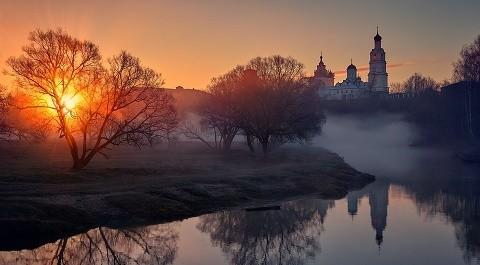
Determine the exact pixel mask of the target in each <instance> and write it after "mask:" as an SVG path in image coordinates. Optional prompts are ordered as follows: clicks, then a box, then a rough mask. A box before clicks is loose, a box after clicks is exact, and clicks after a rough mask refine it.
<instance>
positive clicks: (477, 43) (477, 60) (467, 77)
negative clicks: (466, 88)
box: [453, 35, 480, 82]
mask: <svg viewBox="0 0 480 265" xmlns="http://www.w3.org/2000/svg"><path fill="white" fill-rule="evenodd" d="M453 80H455V81H476V82H480V35H479V36H477V38H476V39H475V40H474V41H473V43H471V44H469V45H466V46H464V47H463V48H462V50H461V51H460V58H459V59H458V60H457V61H456V62H455V63H454V64H453Z"/></svg>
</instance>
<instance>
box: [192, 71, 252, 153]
mask: <svg viewBox="0 0 480 265" xmlns="http://www.w3.org/2000/svg"><path fill="white" fill-rule="evenodd" d="M243 73H244V67H243V66H237V67H236V68H235V69H233V70H232V71H230V72H228V73H226V74H224V75H222V76H219V77H216V78H213V79H212V82H211V84H210V85H209V87H208V91H209V93H210V97H209V99H208V100H207V101H206V102H205V104H204V106H203V107H202V109H201V115H202V116H203V119H204V122H205V123H206V124H207V125H208V127H209V128H210V129H212V130H213V131H214V135H215V136H214V138H215V141H216V140H217V135H218V141H219V143H220V144H219V146H220V147H221V148H222V149H223V150H229V149H230V147H231V145H232V141H233V139H234V138H235V136H236V135H237V134H238V132H239V131H240V129H241V128H240V125H239V123H238V115H239V105H238V98H237V96H238V91H239V87H240V85H241V84H240V80H241V79H242V77H243Z"/></svg>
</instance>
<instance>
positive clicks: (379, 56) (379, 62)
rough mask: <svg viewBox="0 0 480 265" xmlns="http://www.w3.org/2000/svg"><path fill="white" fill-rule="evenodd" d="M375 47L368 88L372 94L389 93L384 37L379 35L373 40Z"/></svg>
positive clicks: (371, 57) (372, 53)
mask: <svg viewBox="0 0 480 265" xmlns="http://www.w3.org/2000/svg"><path fill="white" fill-rule="evenodd" d="M373 40H374V43H375V46H374V48H373V49H372V51H371V52H370V71H369V73H368V86H369V88H370V90H371V91H372V92H380V93H388V73H387V62H386V60H385V51H384V50H383V48H382V37H381V36H380V35H379V34H378V27H377V35H375V37H374V38H373Z"/></svg>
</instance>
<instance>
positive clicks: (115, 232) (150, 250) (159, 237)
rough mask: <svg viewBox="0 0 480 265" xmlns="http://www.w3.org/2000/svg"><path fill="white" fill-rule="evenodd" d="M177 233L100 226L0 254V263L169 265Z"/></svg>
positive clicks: (166, 227) (152, 228) (159, 228)
mask: <svg viewBox="0 0 480 265" xmlns="http://www.w3.org/2000/svg"><path fill="white" fill-rule="evenodd" d="M177 240H178V233H177V232H176V230H175V229H173V227H172V225H157V226H150V227H144V228H137V229H109V228H105V227H100V228H97V229H93V230H90V231H88V232H86V233H83V234H80V235H77V236H73V237H69V238H65V239H60V240H58V241H57V242H55V243H52V244H46V245H44V246H42V247H40V248H37V249H34V250H22V251H12V252H7V253H1V254H0V264H19V265H21V264H42V265H43V264H58V265H60V264H65V265H66V264H68V265H80V264H82V265H90V264H92V265H93V264H99V265H103V264H105V265H107V264H159V265H160V264H161V265H165V264H171V263H172V262H173V261H174V259H175V256H176V253H177Z"/></svg>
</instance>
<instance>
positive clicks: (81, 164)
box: [71, 159, 87, 171]
mask: <svg viewBox="0 0 480 265" xmlns="http://www.w3.org/2000/svg"><path fill="white" fill-rule="evenodd" d="M86 165H87V163H85V161H83V160H82V159H76V160H73V165H72V168H71V170H72V171H78V170H80V169H82V168H84V167H85V166H86Z"/></svg>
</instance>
